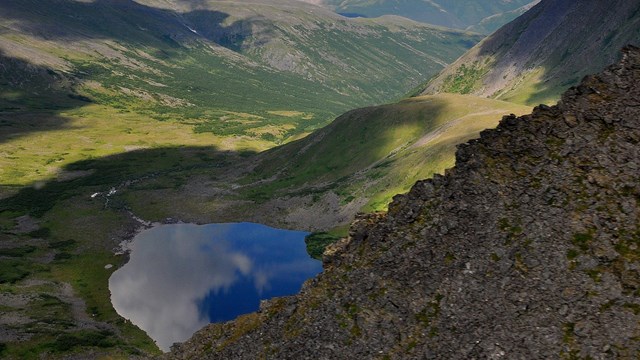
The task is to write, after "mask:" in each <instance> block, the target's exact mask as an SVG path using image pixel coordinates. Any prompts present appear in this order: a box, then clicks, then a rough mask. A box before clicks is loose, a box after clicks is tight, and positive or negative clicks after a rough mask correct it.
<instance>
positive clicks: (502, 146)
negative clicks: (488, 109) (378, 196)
mask: <svg viewBox="0 0 640 360" xmlns="http://www.w3.org/2000/svg"><path fill="white" fill-rule="evenodd" d="M639 143H640V49H638V48H634V47H627V48H625V50H624V55H623V58H622V60H621V61H620V62H619V63H618V64H616V65H614V66H611V67H609V68H608V69H607V70H606V71H604V72H603V73H601V74H599V75H595V76H588V77H586V78H585V79H583V81H582V83H581V84H580V85H579V86H577V87H574V88H571V89H570V90H569V91H567V92H566V93H565V94H564V95H563V97H562V100H561V101H560V102H559V103H558V105H556V106H553V107H548V106H539V107H537V108H536V109H534V111H533V113H532V114H531V115H526V116H522V117H515V116H507V117H504V118H503V119H502V121H501V122H500V125H499V126H498V127H497V128H496V129H494V130H486V131H483V132H482V133H481V137H480V138H479V139H476V140H472V141H470V142H468V143H466V144H463V145H460V146H459V148H458V151H457V154H456V166H455V167H454V168H453V169H451V170H449V171H448V172H446V174H445V175H444V176H436V177H434V178H433V179H429V180H424V181H419V182H417V183H416V184H415V185H414V186H413V188H412V189H411V190H410V191H409V192H408V193H407V194H404V195H398V196H396V197H395V198H394V201H393V202H392V204H390V206H389V211H388V213H385V214H370V215H362V216H360V217H359V218H358V219H357V220H356V221H355V222H354V223H353V225H352V227H351V230H350V234H349V236H348V237H347V238H345V239H343V240H341V241H340V242H339V243H337V244H336V245H335V246H333V247H332V248H330V249H328V250H327V251H326V252H325V255H324V266H325V271H324V272H323V273H322V274H321V275H320V276H318V277H317V278H316V279H313V280H310V281H308V282H307V283H306V284H305V286H304V288H303V290H302V291H301V293H300V294H299V295H297V296H292V297H287V298H278V299H273V300H271V301H268V302H265V303H264V304H263V306H262V307H261V311H260V312H258V313H254V314H249V315H246V316H242V317H240V318H238V319H237V320H235V321H233V322H229V323H225V324H214V325H209V326H208V327H206V328H205V329H203V330H201V331H200V332H198V333H197V334H195V335H194V337H193V338H192V339H190V340H189V341H188V342H186V343H184V344H180V345H176V346H174V347H173V349H172V352H171V353H170V354H168V355H167V357H169V358H179V359H190V358H193V359H196V358H197V359H202V358H220V359H228V358H287V359H293V358H296V359H299V358H315V359H332V358H354V359H362V358H379V359H396V358H448V359H473V358H489V359H500V358H505V359H506V358H508V359H536V358H558V357H563V358H578V357H579V358H586V357H590V358H592V359H605V358H637V356H638V355H639V354H640V290H638V289H639V288H640V251H639V250H638V246H640V146H639Z"/></svg>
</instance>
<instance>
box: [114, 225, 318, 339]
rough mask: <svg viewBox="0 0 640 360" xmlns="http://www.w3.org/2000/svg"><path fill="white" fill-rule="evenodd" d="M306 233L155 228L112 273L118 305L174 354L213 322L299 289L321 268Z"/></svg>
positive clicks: (252, 227) (255, 227)
mask: <svg viewBox="0 0 640 360" xmlns="http://www.w3.org/2000/svg"><path fill="white" fill-rule="evenodd" d="M307 234H308V233H306V232H303V231H290V230H279V229H274V228H270V227H267V226H264V225H260V224H253V223H237V224H210V225H192V224H171V225H160V226H156V227H153V228H151V229H149V230H146V231H144V232H141V233H140V234H138V235H137V236H136V237H135V239H134V241H133V244H132V251H131V254H130V260H129V262H128V263H127V264H126V265H124V266H123V267H122V268H120V269H118V270H116V271H115V272H114V273H113V274H112V275H111V278H110V279H109V289H110V290H111V302H112V303H113V306H114V308H115V309H116V311H117V312H118V313H119V314H120V315H121V316H122V317H124V318H125V319H129V320H131V322H133V323H134V324H136V325H137V326H139V327H140V328H141V329H143V330H144V331H146V332H147V333H148V334H149V336H151V338H153V339H154V340H155V341H156V343H157V344H158V346H159V347H160V348H161V349H162V350H164V351H167V350H168V349H169V347H170V346H171V345H172V344H173V343H174V342H181V341H184V340H186V339H188V338H189V337H190V336H191V335H192V334H193V333H194V332H195V331H197V330H199V329H200V328H202V327H203V326H205V325H206V324H208V323H211V322H221V321H226V320H231V319H234V318H236V317H237V316H238V315H241V314H245V313H249V312H253V311H256V310H258V307H259V304H260V300H262V299H268V298H272V297H275V296H284V295H293V294H296V293H297V292H299V291H300V287H301V286H302V283H303V282H304V281H305V280H307V279H309V278H312V277H314V276H315V275H317V274H318V273H319V272H320V271H322V264H321V262H320V261H317V260H314V259H312V258H310V257H309V255H308V254H307V252H306V247H305V243H304V237H305V236H306V235H307Z"/></svg>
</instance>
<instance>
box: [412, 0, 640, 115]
mask: <svg viewBox="0 0 640 360" xmlns="http://www.w3.org/2000/svg"><path fill="white" fill-rule="evenodd" d="M639 43H640V1H638V0H632V1H627V0H616V1H611V2H602V1H597V0H587V1H577V0H571V1H565V0H543V1H541V2H540V3H539V4H538V5H536V6H534V7H533V8H532V9H531V10H529V11H528V12H526V13H525V14H524V15H522V16H520V17H519V18H517V19H516V20H514V21H513V22H511V23H509V24H507V25H505V26H503V27H502V28H501V29H500V30H498V31H496V32H495V33H493V34H492V35H490V36H489V37H487V38H486V39H484V40H483V41H482V42H480V43H479V44H477V45H476V46H475V47H474V48H473V49H471V50H469V51H468V52H467V53H466V54H465V55H464V56H462V57H461V58H460V59H458V60H457V61H456V62H454V63H453V64H451V65H450V66H448V67H447V68H446V69H445V70H443V71H442V72H441V73H440V74H439V75H438V76H437V77H435V78H434V79H432V80H431V81H429V83H428V84H427V85H426V90H425V91H424V92H423V93H425V94H432V93H439V92H453V93H461V94H474V95H479V96H484V97H491V98H495V99H501V100H506V101H513V102H517V103H521V104H529V105H535V104H538V103H550V102H555V101H556V100H557V99H558V97H559V95H560V94H561V93H562V92H563V91H564V90H565V89H567V88H568V87H570V86H572V85H576V84H577V83H578V82H579V81H580V79H581V78H582V77H584V76H585V75H587V74H589V73H593V72H595V71H598V70H599V69H601V68H602V67H603V66H605V65H606V64H608V63H611V62H613V61H614V60H615V59H616V57H617V56H618V49H620V48H621V47H622V46H624V45H626V44H639Z"/></svg>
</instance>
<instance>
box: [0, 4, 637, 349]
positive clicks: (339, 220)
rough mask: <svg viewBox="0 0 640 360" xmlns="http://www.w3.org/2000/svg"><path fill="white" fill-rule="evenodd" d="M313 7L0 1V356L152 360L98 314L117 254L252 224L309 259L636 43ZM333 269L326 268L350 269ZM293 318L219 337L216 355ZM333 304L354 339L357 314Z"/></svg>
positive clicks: (598, 32) (564, 29)
mask: <svg viewBox="0 0 640 360" xmlns="http://www.w3.org/2000/svg"><path fill="white" fill-rule="evenodd" d="M314 3H317V2H311V3H309V2H304V1H296V0H263V1H248V0H246V1H245V0H243V1H237V2H229V1H213V0H206V1H187V0H170V1H169V0H167V1H164V0H137V1H130V0H95V1H88V0H87V1H85V0H82V1H80V0H77V1H76V0H45V1H35V0H26V1H17V0H15V1H14V0H9V1H3V2H2V3H0V313H1V314H0V357H7V358H15V359H37V358H40V357H41V356H42V354H46V356H50V357H53V358H65V357H74V356H79V357H84V358H135V357H140V358H146V357H152V356H159V355H161V354H162V352H161V350H160V348H159V347H158V345H157V344H155V343H154V342H153V340H151V338H149V336H148V335H147V334H146V333H145V332H143V331H142V330H140V329H139V328H138V327H137V326H135V325H133V324H132V323H131V322H130V321H129V320H127V319H124V318H123V317H121V316H120V315H118V314H117V313H116V311H115V310H114V307H113V305H112V303H111V293H110V291H109V287H108V284H109V279H110V277H111V275H112V274H113V273H114V272H115V271H117V270H118V269H120V268H122V267H123V266H124V265H125V264H126V263H127V261H128V260H129V258H128V254H127V253H123V252H122V243H123V241H128V240H131V239H132V238H134V236H135V235H136V234H138V233H140V231H143V230H144V229H148V228H150V227H152V226H153V225H158V224H178V225H179V224H180V223H192V224H209V223H230V222H256V223H260V224H265V225H268V226H272V227H278V228H282V229H296V230H303V231H308V232H313V235H312V236H311V237H309V238H307V250H308V252H309V253H310V254H312V255H313V256H314V257H315V258H317V259H321V258H322V252H323V251H324V248H325V246H327V245H328V244H330V243H333V242H336V241H337V240H338V239H340V238H344V237H349V238H350V239H351V238H352V237H353V236H354V235H353V234H354V231H356V230H357V229H356V230H354V227H353V226H351V225H350V224H351V223H352V221H353V219H354V218H357V219H360V220H358V221H360V224H362V221H363V220H362V219H363V217H362V215H357V214H359V213H361V212H365V213H374V214H378V215H369V216H371V217H372V218H374V217H376V216H385V215H379V214H384V213H386V212H387V211H390V212H393V213H397V212H398V210H397V206H398V205H397V204H398V203H399V202H402V201H404V200H402V199H404V198H405V197H403V196H398V195H397V194H401V193H406V192H407V191H409V189H411V188H412V186H413V185H414V184H415V183H416V181H418V180H420V179H428V178H432V177H436V178H441V177H439V176H438V174H447V175H445V176H448V177H449V178H451V177H452V176H455V175H451V170H447V169H451V168H452V167H453V166H454V165H455V164H456V149H457V148H458V145H459V144H464V143H467V142H468V141H471V142H473V141H474V140H472V139H475V138H477V137H478V136H480V135H481V134H484V135H483V136H485V135H486V134H487V132H485V131H484V130H485V129H488V128H494V127H495V126H497V125H498V124H499V123H500V122H501V119H503V120H502V122H505V121H508V120H505V119H509V118H512V116H511V114H514V115H516V116H522V115H525V114H528V113H530V112H531V108H532V105H537V104H538V103H555V102H556V101H557V100H558V99H559V97H560V94H561V93H562V92H563V91H565V90H566V89H567V88H568V87H569V86H570V85H574V84H576V83H577V82H578V80H580V78H581V77H582V76H583V75H586V74H588V73H592V72H595V71H599V70H601V68H603V67H604V65H605V64H608V63H611V62H613V60H615V59H617V58H618V57H619V52H618V50H619V48H621V47H622V46H623V45H625V44H626V43H629V42H630V43H637V41H639V40H640V32H638V31H640V30H638V29H639V28H640V26H638V14H640V12H638V11H637V10H638V9H640V4H636V3H635V2H622V1H621V2H620V7H619V8H617V10H616V11H612V12H610V13H608V15H607V17H606V18H607V19H608V21H606V23H604V24H603V25H601V26H599V27H597V28H594V29H593V31H592V33H590V36H591V37H589V39H590V40H589V41H588V42H586V41H585V42H579V41H578V40H576V37H575V36H578V35H574V33H575V32H573V31H569V30H568V29H572V27H571V26H569V25H568V24H574V23H578V22H579V21H583V22H584V19H585V18H588V19H591V16H596V15H597V14H596V13H597V12H596V11H595V10H593V9H601V7H600V6H601V5H598V4H595V3H593V4H590V5H589V6H588V7H585V8H584V9H582V10H580V9H579V5H577V4H578V2H575V1H571V2H567V3H564V4H561V3H562V1H559V0H543V1H542V2H540V4H537V2H531V1H511V2H502V1H481V2H478V3H479V4H480V3H481V4H480V5H478V6H479V7H480V8H481V9H482V11H479V10H478V9H476V10H477V11H476V12H475V13H474V14H473V16H470V15H469V11H471V10H469V9H468V8H464V7H459V6H458V7H456V6H457V5H456V6H454V5H455V4H457V2H450V4H449V5H451V6H453V7H451V8H447V9H446V10H447V11H449V12H450V13H451V14H452V15H451V17H447V18H446V20H447V21H448V23H446V25H447V26H455V27H457V28H458V29H450V28H443V27H441V26H434V25H428V24H425V23H419V22H416V21H413V20H409V19H405V18H401V17H399V16H395V15H406V14H398V13H396V12H393V11H391V10H389V8H386V7H385V6H387V5H388V3H390V2H384V1H383V2H381V5H380V6H379V7H377V8H376V7H373V8H371V9H372V11H374V12H372V13H369V15H367V16H377V15H389V14H391V15H394V16H382V17H379V18H368V17H366V18H365V17H355V18H351V17H344V16H341V15H338V14H337V13H335V12H334V11H332V10H336V11H338V12H342V11H343V10H344V11H346V12H354V13H355V12H359V11H361V10H362V11H364V10H363V9H365V8H366V7H368V6H370V5H371V4H365V3H368V2H360V3H361V4H360V3H359V2H357V1H341V2H339V4H338V2H331V1H326V2H324V3H323V4H320V5H322V6H319V4H314ZM400 3H402V2H400ZM406 3H407V4H409V5H411V4H410V3H411V2H410V1H407V2H406ZM430 3H433V4H436V3H440V2H438V1H433V2H430ZM569 3H571V4H569ZM452 4H453V5H452ZM535 4H537V5H536V6H534V5H535ZM365 5H366V6H365ZM441 5H442V6H444V4H441ZM359 6H363V7H362V8H360V7H359ZM410 9H412V8H410ZM576 9H578V10H576ZM431 10H432V9H431ZM431 10H429V11H426V10H425V13H426V14H428V13H429V12H430V11H431ZM527 10H528V11H527ZM375 11H380V12H381V13H376V12H375ZM525 11H527V12H526V13H525ZM603 11H604V10H603ZM522 13H524V15H522V16H520V17H519V18H518V19H517V20H515V21H513V22H511V23H509V24H508V25H506V26H505V27H503V28H502V29H501V30H499V31H498V32H496V33H494V34H492V35H490V36H488V37H484V36H483V35H480V34H478V33H475V32H473V31H478V32H481V33H488V32H490V31H492V29H493V26H495V27H498V25H502V24H503V23H506V22H508V20H510V19H512V18H515V16H517V15H520V14H522ZM375 14H377V15H375ZM453 14H455V19H454V16H453ZM429 16H431V15H429ZM549 19H553V21H555V24H556V26H549V27H547V28H545V29H546V31H547V33H545V34H544V36H541V37H540V38H535V39H533V40H532V37H533V35H531V34H534V33H535V31H536V29H538V28H539V27H540V26H541V25H540V24H543V23H546V22H548V21H551V20H549ZM623 19H624V21H622V20H623ZM417 20H420V19H417ZM589 21H591V20H589ZM594 22H595V20H594ZM492 24H493V25H492ZM438 25H443V24H438ZM585 26H586V25H585ZM464 29H469V30H464ZM581 29H582V30H581V32H588V31H587V29H586V28H581ZM580 36H582V35H580ZM550 39H552V40H553V41H551V40H550ZM547 43H549V44H552V45H551V46H549V45H545V44H547ZM531 49H534V50H535V51H532V50H531ZM465 52H466V53H465ZM560 53H562V56H560ZM585 58H588V59H589V61H587V62H585V60H583V59H585ZM456 59H457V60H456ZM502 76H504V77H502ZM430 79H431V80H430ZM505 116H506V117H505ZM502 126H503V127H504V125H502ZM549 141H556V140H549ZM554 144H555V143H553V144H551V145H554ZM551 145H549V146H551ZM483 156H484V155H483ZM487 161H489V160H487ZM489 162H490V161H489ZM494 165H496V164H494ZM496 166H498V165H496ZM454 171H455V170H454ZM465 191H466V190H465ZM405 196H406V195H405ZM452 196H453V195H452ZM473 196H475V195H473ZM390 203H392V204H396V205H393V206H392V207H393V208H392V209H388V205H389V204H390ZM394 216H395V215H394ZM367 221H368V220H365V221H364V222H367ZM356 224H358V223H356ZM350 226H351V230H349V228H350ZM355 226H356V227H357V226H359V225H355ZM412 231H413V230H412ZM399 233H400V234H401V233H402V231H399ZM343 242H344V240H343ZM340 246H343V245H338V248H340ZM398 246H401V245H398ZM402 246H405V247H407V248H410V247H411V246H413V245H411V244H409V245H407V244H405V245H402ZM333 249H334V250H331V251H336V250H335V246H334V247H333ZM331 251H330V253H329V254H328V255H325V269H326V268H327V266H329V267H331V266H333V265H332V263H331V261H332V260H331V259H339V257H340V256H346V257H349V256H351V255H348V253H340V254H341V255H335V253H331ZM340 251H345V250H344V249H342V250H340ZM359 251H364V250H359ZM332 254H333V255H332ZM336 256H337V257H336ZM447 256H448V255H447ZM327 259H329V263H327V262H326V261H327ZM454 260H455V261H457V259H455V258H453V259H450V261H454ZM336 261H339V262H341V261H342V260H336ZM446 262H447V260H446V259H445V263H446ZM360 265H361V264H360ZM347 266H348V265H347ZM358 271H360V270H358ZM337 273H339V271H338V272H336V273H335V274H337ZM330 276H333V275H330ZM345 278H346V277H345ZM315 281H316V280H312V281H311V282H312V283H315ZM340 281H342V280H340ZM340 281H336V283H340ZM305 286H306V285H305ZM319 289H320V290H319ZM322 289H325V290H326V287H324V288H317V287H316V288H313V289H312V290H308V289H307V291H310V292H311V295H309V297H308V298H307V300H308V299H311V300H310V303H314V304H320V303H321V302H322V299H323V296H325V295H323V294H322V291H323V290H322ZM344 289H346V287H345V288H344ZM344 289H339V290H338V291H339V292H341V291H343V290H344ZM345 291H346V290H345ZM305 296H306V295H305ZM434 299H435V298H434ZM288 301H290V300H287V299H282V300H274V302H273V303H272V305H270V306H271V307H270V308H269V310H268V311H267V312H268V314H266V315H265V314H262V315H255V314H253V315H248V316H247V317H244V318H242V317H241V318H240V320H238V321H239V323H230V324H237V326H236V325H228V326H236V327H235V328H234V329H233V330H230V331H229V332H228V334H231V335H230V336H231V337H232V338H231V339H230V340H229V342H228V343H229V344H231V343H233V342H234V341H236V340H237V339H239V338H240V337H241V336H244V334H245V332H244V331H245V330H248V331H250V330H251V329H255V328H257V326H258V323H257V322H255V321H254V320H255V318H256V316H263V315H265V316H271V315H273V316H280V315H278V314H280V312H279V311H280V310H281V309H280V308H279V305H278V304H281V305H282V306H285V303H287V302H288ZM305 301H306V300H305ZM434 301H435V300H434ZM343 305H344V304H343ZM352 305H353V306H356V308H353V307H349V306H352ZM313 306H315V305H312V306H311V308H312V309H313ZM323 306H324V305H323ZM341 306H342V305H341ZM345 306H347V308H346V309H347V310H345V311H346V313H345V314H346V315H345V314H342V315H341V316H344V319H343V320H341V324H342V323H344V324H347V325H348V326H349V327H350V329H351V330H350V331H351V332H352V333H351V335H353V336H352V337H353V338H352V340H353V339H356V338H357V336H356V335H357V334H356V333H357V332H358V331H357V330H354V327H353V326H352V325H353V323H352V320H353V319H356V315H355V313H356V312H358V311H357V310H358V309H357V305H354V304H351V305H349V304H347V305H345ZM428 306H431V305H428ZM287 309H289V308H287ZM354 309H356V310H354ZM287 311H289V310H287ZM352 315H353V316H352ZM296 316H297V318H301V319H306V317H304V316H302V315H300V313H297V315H296ZM263 320H264V319H263ZM419 320H420V319H419ZM305 321H306V320H305ZM353 321H354V322H355V321H356V320H353ZM358 321H359V320H358ZM260 324H262V320H261V323H260ZM347 325H345V326H347ZM287 326H290V325H287ZM356 328H357V326H356ZM218 329H222V327H221V328H218ZM341 329H342V328H341ZM227 330H228V329H227ZM227 330H225V331H227ZM215 331H218V330H215ZM287 331H289V330H287ZM296 331H297V330H295V329H294V328H291V330H290V332H288V333H287V334H288V335H287V336H291V337H292V338H297V336H298V333H297V332H296ZM354 332H355V333H354ZM414 335H415V334H413V333H412V335H411V336H414ZM200 336H202V335H200ZM224 336H227V335H224ZM224 336H223V338H224ZM278 336H279V335H278ZM285 338H286V336H285ZM196 339H200V340H202V337H200V338H196ZM200 340H196V341H200ZM212 341H213V340H212ZM357 341H360V340H357ZM224 344H227V342H225V343H224ZM224 344H223V345H224ZM410 344H411V343H410V340H407V339H405V340H403V342H402V343H399V344H398V346H400V347H403V346H404V347H405V348H409V347H411V346H410ZM218 345H220V344H218ZM218 345H216V346H218ZM223 345H220V346H221V347H224V346H226V345H224V346H223ZM189 346H191V345H189ZM208 346H211V345H208ZM167 348H168V344H167V343H165V344H163V350H164V351H166V350H167ZM183 349H184V348H183ZM200 350H202V349H200ZM200 350H193V349H192V351H195V352H194V353H198V351H200ZM409 350H410V349H409ZM402 351H404V350H401V349H400V348H394V349H393V351H391V352H389V354H391V355H393V354H401V353H402ZM391 355H390V356H391ZM166 356H170V357H171V356H177V355H176V354H172V355H166ZM188 356H191V355H188ZM393 356H395V355H393ZM393 356H392V357H393Z"/></svg>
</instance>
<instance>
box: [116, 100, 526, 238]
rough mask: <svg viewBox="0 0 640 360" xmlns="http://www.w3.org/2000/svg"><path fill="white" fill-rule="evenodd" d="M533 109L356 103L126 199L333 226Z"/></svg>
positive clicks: (210, 214) (487, 103)
mask: <svg viewBox="0 0 640 360" xmlns="http://www.w3.org/2000/svg"><path fill="white" fill-rule="evenodd" d="M529 109H530V108H529V107H527V106H522V105H516V104H512V103H507V102H503V101H496V100H491V99H483V98H479V97H473V96H467V95H454V94H442V95H435V96H423V97H418V98H412V99H408V100H404V101H401V102H398V103H395V104H388V105H382V106H375V107H368V108H363V109H357V110H353V111H349V112H347V113H346V114H344V115H342V116H340V117H338V118H337V119H336V120H335V121H334V122H332V123H331V124H330V125H328V126H327V127H325V128H322V129H320V130H318V131H316V132H314V133H313V134H311V135H309V136H307V137H305V138H304V139H300V140H297V141H294V142H291V143H288V144H285V145H282V146H279V147H277V148H273V149H271V150H268V151H265V152H263V153H260V154H257V155H256V156H251V157H248V158H246V159H245V160H244V161H240V162H238V163H234V164H233V165H230V166H224V167H222V168H220V169H219V170H215V169H213V170H212V169H207V170H206V172H203V171H202V170H195V171H192V172H186V173H184V172H183V173H180V174H181V178H183V179H187V180H186V181H183V183H182V184H181V186H180V187H178V188H174V187H173V186H172V185H165V186H160V187H158V186H155V187H154V186H152V185H151V184H157V181H156V180H150V181H148V182H146V183H148V185H143V184H145V182H144V181H143V182H142V183H141V184H140V185H138V186H135V187H133V188H132V189H128V190H125V195H124V196H125V197H126V200H127V203H128V204H129V206H130V207H131V208H132V209H133V210H134V212H135V213H136V214H139V215H140V216H142V217H143V218H145V219H149V220H162V219H164V218H166V217H171V218H180V219H183V220H185V221H187V220H188V221H197V222H207V221H211V220H212V219H216V221H239V220H242V219H252V220H254V221H259V222H264V223H267V224H272V225H278V226H283V227H287V228H302V229H311V230H327V229H331V228H333V227H335V226H337V225H340V224H345V223H347V222H349V221H350V220H351V219H352V217H353V215H354V214H355V213H356V212H358V211H363V210H364V211H373V210H385V209H386V207H387V204H388V203H389V202H390V200H391V198H392V196H393V195H395V194H397V193H398V192H402V191H406V190H407V189H408V188H409V186H410V185H411V184H413V183H414V182H415V181H416V180H417V179H420V178H424V177H429V176H432V175H433V174H436V173H442V172H443V171H444V170H445V169H446V168H449V167H451V166H452V165H453V161H454V156H453V155H454V152H455V147H456V145H457V144H459V143H461V142H464V141H466V140H468V139H471V138H473V137H476V136H478V133H479V132H480V131H482V130H484V129H486V128H490V127H494V126H495V125H496V124H497V123H498V121H499V120H500V118H501V117H502V116H503V115H508V114H512V113H515V114H523V113H526V112H527V111H529ZM175 176H178V174H175ZM172 183H173V182H169V184H172ZM189 199H197V201H191V200H189ZM150 203H151V204H153V205H149V204H150Z"/></svg>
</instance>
